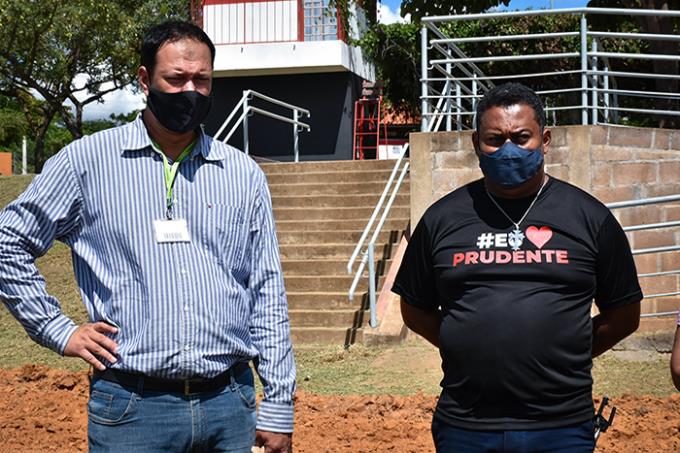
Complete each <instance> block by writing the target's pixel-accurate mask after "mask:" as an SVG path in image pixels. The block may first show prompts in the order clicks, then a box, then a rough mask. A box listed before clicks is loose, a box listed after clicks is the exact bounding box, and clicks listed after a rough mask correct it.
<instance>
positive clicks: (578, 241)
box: [393, 84, 642, 453]
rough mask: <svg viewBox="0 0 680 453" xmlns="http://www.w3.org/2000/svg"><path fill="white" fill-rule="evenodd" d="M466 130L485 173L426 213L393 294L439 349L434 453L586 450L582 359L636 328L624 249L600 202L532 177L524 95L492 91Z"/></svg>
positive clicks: (532, 137)
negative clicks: (594, 307) (473, 129)
mask: <svg viewBox="0 0 680 453" xmlns="http://www.w3.org/2000/svg"><path fill="white" fill-rule="evenodd" d="M476 122H477V123H476V126H477V127H476V132H475V133H474V134H473V136H472V140H473V142H474V147H475V150H476V153H477V155H478V157H479V164H480V167H481V169H482V173H483V174H484V178H483V179H481V180H478V181H475V182H472V183H470V184H468V185H466V186H464V187H461V188H459V189H457V190H455V191H454V192H452V193H450V194H448V195H446V196H445V197H443V198H442V199H440V200H439V201H437V202H436V203H434V204H433V205H432V206H431V207H430V208H429V209H428V210H427V211H426V212H425V214H424V215H423V218H422V219H421V220H420V222H419V223H418V226H417V227H416V228H415V230H414V232H413V235H412V236H411V239H410V242H409V245H408V248H407V250H406V254H405V256H404V259H403V262H402V265H401V268H400V270H399V273H398V275H397V278H396V281H395V283H394V286H393V291H394V292H395V293H397V294H399V295H400V296H401V298H402V299H401V300H402V303H401V307H402V316H403V318H404V321H405V323H406V325H407V326H408V327H409V328H411V329H412V330H413V331H415V332H416V333H418V334H420V335H421V336H423V337H424V338H425V339H427V340H428V341H430V342H431V343H432V344H434V345H435V346H437V347H438V348H439V350H440V353H441V357H442V368H443V371H444V379H443V380H442V383H441V386H442V393H441V396H440V399H439V402H438V404H437V408H436V410H435V414H434V420H433V424H432V432H433V436H434V441H435V445H436V447H437V451H438V452H444V453H452V452H453V453H455V452H465V453H468V452H486V451H489V452H490V451H497V452H538V451H541V452H592V450H593V448H594V440H593V412H594V409H593V402H592V394H591V392H592V378H591V374H590V370H591V367H592V358H593V357H595V356H597V355H599V354H602V353H603V352H605V351H606V350H608V349H610V348H611V347H612V346H614V345H615V344H616V343H617V342H618V341H620V340H621V339H623V338H624V337H626V336H627V335H629V334H631V333H632V332H634V331H635V329H637V326H638V324H639V316H640V300H641V299H642V292H641V290H640V286H639V284H638V280H637V272H636V270H635V264H634V262H633V258H632V255H631V251H630V246H629V244H628V241H627V239H626V236H625V234H624V232H623V230H622V228H621V226H620V225H619V224H618V222H617V221H616V219H615V218H614V217H613V216H612V214H611V213H610V212H609V210H608V209H607V208H606V207H605V206H604V205H603V204H602V203H600V202H599V201H597V200H596V199H594V198H593V197H592V196H590V195H588V194H587V193H585V192H584V191H582V190H580V189H578V188H576V187H574V186H572V185H570V184H568V183H566V182H563V181H560V180H558V179H556V178H553V177H551V176H548V175H547V174H545V173H544V163H543V156H544V155H545V154H546V152H547V151H548V147H549V145H550V138H551V135H550V130H549V129H546V128H545V113H544V111H543V107H542V105H541V102H540V99H539V98H538V96H536V94H535V93H534V92H533V91H532V90H530V89H529V88H527V87H525V86H523V85H520V84H506V85H502V86H499V87H496V88H494V89H493V90H491V91H490V92H489V93H488V94H487V95H486V96H485V97H484V98H483V99H482V100H481V101H480V103H479V104H478V106H477V117H476ZM575 152H577V150H575ZM593 300H594V301H595V303H596V305H597V307H598V309H599V311H600V314H599V315H597V316H595V317H594V318H592V319H591V317H590V312H591V311H590V310H591V304H592V302H593Z"/></svg>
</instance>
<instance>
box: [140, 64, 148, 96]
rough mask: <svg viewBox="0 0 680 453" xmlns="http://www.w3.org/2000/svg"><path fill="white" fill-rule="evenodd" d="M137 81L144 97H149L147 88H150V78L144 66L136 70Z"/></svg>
mask: <svg viewBox="0 0 680 453" xmlns="http://www.w3.org/2000/svg"><path fill="white" fill-rule="evenodd" d="M137 80H138V81H139V85H140V86H141V87H142V91H144V94H145V95H147V96H148V95H149V87H151V76H150V75H149V71H147V70H146V66H140V67H139V69H138V70H137Z"/></svg>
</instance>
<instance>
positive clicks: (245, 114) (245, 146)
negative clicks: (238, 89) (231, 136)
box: [243, 90, 250, 156]
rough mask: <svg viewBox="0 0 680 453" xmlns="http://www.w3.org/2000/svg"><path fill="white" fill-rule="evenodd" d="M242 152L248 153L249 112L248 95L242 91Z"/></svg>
mask: <svg viewBox="0 0 680 453" xmlns="http://www.w3.org/2000/svg"><path fill="white" fill-rule="evenodd" d="M243 96H244V100H243V152H244V153H246V156H247V155H249V154H250V143H248V114H249V113H250V112H249V110H250V103H249V102H248V101H249V99H248V95H247V94H246V92H245V90H244V91H243Z"/></svg>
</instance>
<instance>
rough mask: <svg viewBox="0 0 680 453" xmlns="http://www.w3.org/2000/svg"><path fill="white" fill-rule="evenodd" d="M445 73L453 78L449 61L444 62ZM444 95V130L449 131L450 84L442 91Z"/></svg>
mask: <svg viewBox="0 0 680 453" xmlns="http://www.w3.org/2000/svg"><path fill="white" fill-rule="evenodd" d="M446 73H447V74H448V75H447V77H451V79H453V76H452V75H451V63H446ZM444 95H445V96H446V107H445V108H444V112H446V131H447V132H450V131H451V119H452V118H451V84H450V83H449V84H448V85H447V87H446V93H444Z"/></svg>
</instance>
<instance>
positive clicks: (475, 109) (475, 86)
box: [472, 74, 477, 122]
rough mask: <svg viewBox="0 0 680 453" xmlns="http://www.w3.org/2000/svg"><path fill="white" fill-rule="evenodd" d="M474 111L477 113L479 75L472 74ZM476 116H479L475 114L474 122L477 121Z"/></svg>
mask: <svg viewBox="0 0 680 453" xmlns="http://www.w3.org/2000/svg"><path fill="white" fill-rule="evenodd" d="M472 111H473V112H476V111H477V74H472ZM476 116H477V114H476V113H475V116H474V117H473V120H475V121H476V118H475V117H476ZM473 122H474V121H473Z"/></svg>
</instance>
